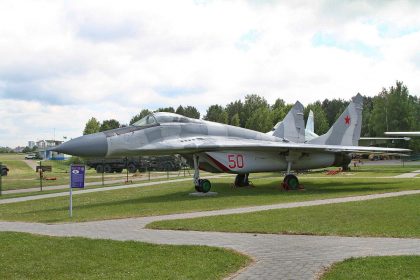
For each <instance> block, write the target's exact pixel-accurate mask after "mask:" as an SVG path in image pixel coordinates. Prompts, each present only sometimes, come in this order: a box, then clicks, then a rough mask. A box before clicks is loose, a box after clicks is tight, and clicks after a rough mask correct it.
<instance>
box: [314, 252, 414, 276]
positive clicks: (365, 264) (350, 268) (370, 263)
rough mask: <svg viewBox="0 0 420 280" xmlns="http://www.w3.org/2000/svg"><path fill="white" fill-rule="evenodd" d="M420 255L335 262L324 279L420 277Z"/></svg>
mask: <svg viewBox="0 0 420 280" xmlns="http://www.w3.org/2000/svg"><path fill="white" fill-rule="evenodd" d="M419 268H420V256H386V257H365V258H351V259H348V260H345V261H343V262H340V263H337V264H334V265H333V266H332V267H331V268H330V269H329V270H328V271H327V272H326V273H325V274H324V275H322V277H321V279H322V280H347V279H369V280H399V279H407V280H408V279H420V269H419Z"/></svg>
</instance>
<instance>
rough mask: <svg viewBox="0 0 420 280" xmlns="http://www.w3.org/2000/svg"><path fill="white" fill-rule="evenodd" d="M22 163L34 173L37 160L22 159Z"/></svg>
mask: <svg viewBox="0 0 420 280" xmlns="http://www.w3.org/2000/svg"><path fill="white" fill-rule="evenodd" d="M22 161H23V162H24V163H26V164H27V165H28V166H29V167H30V168H32V170H34V171H36V167H37V165H38V161H37V160H30V159H22Z"/></svg>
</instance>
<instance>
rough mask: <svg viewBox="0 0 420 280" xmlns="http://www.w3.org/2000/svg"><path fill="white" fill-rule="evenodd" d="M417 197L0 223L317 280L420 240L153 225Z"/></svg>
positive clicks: (409, 249) (252, 272) (402, 251)
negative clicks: (228, 252)
mask: <svg viewBox="0 0 420 280" xmlns="http://www.w3.org/2000/svg"><path fill="white" fill-rule="evenodd" d="M419 193H420V190H417V191H404V192H397V193H386V194H374V195H366V196H356V197H346V198H337V199H326V200H313V201H306V202H296V203H283V204H276V205H266V206H257V207H244V208H237V209H226V210H217V211H207V212H196V213H186V214H175V215H165V216H155V217H144V218H131V219H119V220H106V221H96V222H86V223H72V224H55V225H48V224H39V223H22V222H0V231H18V232H30V233H37V234H44V235H51V236H81V237H89V238H105V239H114V240H136V241H143V242H149V243H157V244H177V245H193V244H194V245H196V244H197V245H208V246H217V247H225V248H231V249H234V250H237V251H240V252H243V253H245V254H248V255H250V256H252V257H253V258H254V260H255V262H254V263H253V264H252V265H251V266H250V267H248V268H246V269H245V270H243V271H242V272H241V273H239V274H238V275H236V276H235V277H234V278H235V279H314V278H315V277H316V276H317V274H318V273H319V272H320V271H322V270H323V268H325V267H328V266H330V265H331V264H332V263H333V262H337V261H341V260H344V259H346V258H349V257H359V256H372V255H375V256H380V255H410V254H415V255H420V239H414V238H413V239H400V238H356V237H337V236H304V235H275V234H247V233H220V232H196V231H171V230H150V229H145V228H144V227H145V226H146V225H147V224H148V223H150V222H153V221H160V220H168V219H181V218H193V217H204V216H214V215H225V214H232V213H246V212H252V211H259V210H267V209H279V208H291V207H300V206H311V205H321V204H330V203H340V202H348V201H361V200H368V199H376V198H383V197H391V196H399V195H410V194H419Z"/></svg>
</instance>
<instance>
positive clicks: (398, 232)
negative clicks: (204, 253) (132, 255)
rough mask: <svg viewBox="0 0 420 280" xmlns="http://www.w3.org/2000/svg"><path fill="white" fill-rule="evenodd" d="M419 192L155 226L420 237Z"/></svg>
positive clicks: (164, 227)
mask: <svg viewBox="0 0 420 280" xmlns="http://www.w3.org/2000/svg"><path fill="white" fill-rule="evenodd" d="M419 205H420V195H408V196H401V197H393V198H383V199H375V200H369V201H360V202H347V203H340V204H330V205H321V206H310V207H299V208H290V209H277V210H268V211H260V212H253V213H246V214H234V215H223V216H214V217H203V218H194V219H184V220H170V221H159V222H154V223H152V224H149V225H148V228H155V229H179V230H199V231H223V232H253V233H282V234H316V235H344V236H385V237H420V207H419Z"/></svg>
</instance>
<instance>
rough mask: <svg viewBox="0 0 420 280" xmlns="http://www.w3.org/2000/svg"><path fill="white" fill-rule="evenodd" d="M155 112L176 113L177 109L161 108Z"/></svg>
mask: <svg viewBox="0 0 420 280" xmlns="http://www.w3.org/2000/svg"><path fill="white" fill-rule="evenodd" d="M155 112H168V113H175V109H174V108H173V107H165V108H159V109H157V110H155Z"/></svg>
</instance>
